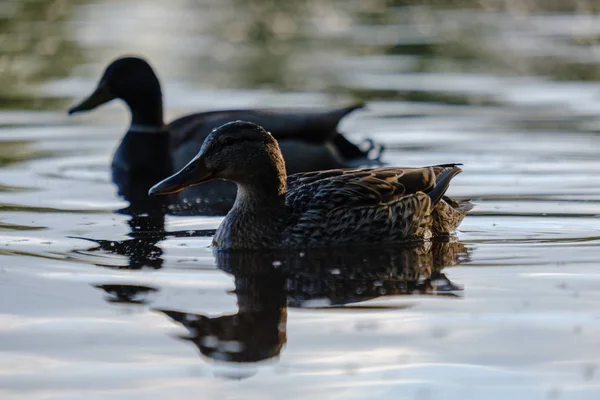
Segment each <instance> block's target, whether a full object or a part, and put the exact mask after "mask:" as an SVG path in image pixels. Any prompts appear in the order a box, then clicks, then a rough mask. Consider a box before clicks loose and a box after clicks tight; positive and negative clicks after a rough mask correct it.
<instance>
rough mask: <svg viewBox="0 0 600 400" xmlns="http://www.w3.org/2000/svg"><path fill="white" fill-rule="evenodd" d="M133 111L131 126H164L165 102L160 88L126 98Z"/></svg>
mask: <svg viewBox="0 0 600 400" xmlns="http://www.w3.org/2000/svg"><path fill="white" fill-rule="evenodd" d="M124 100H125V102H126V103H127V106H129V109H130V111H131V126H132V127H133V128H136V127H137V128H138V129H139V128H140V127H146V128H155V129H157V128H162V127H164V120H163V103H162V94H161V92H160V88H158V89H156V90H153V91H151V92H149V93H140V94H139V95H136V96H131V97H129V98H126V99H124Z"/></svg>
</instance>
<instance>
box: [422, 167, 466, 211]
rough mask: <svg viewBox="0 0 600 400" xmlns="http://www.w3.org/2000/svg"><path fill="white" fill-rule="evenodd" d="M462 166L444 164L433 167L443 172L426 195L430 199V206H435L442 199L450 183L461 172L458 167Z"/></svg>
mask: <svg viewBox="0 0 600 400" xmlns="http://www.w3.org/2000/svg"><path fill="white" fill-rule="evenodd" d="M459 165H462V164H444V165H436V166H435V167H442V168H444V169H443V171H442V172H441V173H440V174H439V175H438V176H437V177H436V180H435V187H434V188H433V189H432V190H431V191H429V193H427V194H428V195H429V197H430V198H431V203H432V205H434V206H435V205H436V204H437V203H439V201H440V200H441V199H442V198H443V197H444V194H445V193H446V191H447V190H448V187H449V186H450V181H451V180H452V178H454V177H455V176H456V175H458V174H460V173H461V172H462V169H460V168H459V167H458V166H459Z"/></svg>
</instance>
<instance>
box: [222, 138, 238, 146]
mask: <svg viewBox="0 0 600 400" xmlns="http://www.w3.org/2000/svg"><path fill="white" fill-rule="evenodd" d="M233 142H235V140H233V138H232V137H228V138H225V139H224V140H223V145H224V146H229V145H232V144H233Z"/></svg>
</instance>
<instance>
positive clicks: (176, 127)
mask: <svg viewBox="0 0 600 400" xmlns="http://www.w3.org/2000/svg"><path fill="white" fill-rule="evenodd" d="M114 99H121V100H123V101H124V102H125V104H126V105H127V106H128V107H129V110H130V112H131V125H130V127H129V129H128V131H127V133H126V134H125V136H124V138H123V140H122V141H121V144H120V145H119V147H118V149H117V151H116V153H115V155H114V157H113V161H112V166H111V170H112V178H113V181H114V183H115V184H116V186H117V187H118V190H119V194H120V195H121V196H123V197H124V198H125V199H126V200H128V201H130V202H132V203H134V204H135V205H136V208H140V207H139V206H144V205H146V206H150V207H151V208H152V209H153V208H154V207H156V206H157V205H156V204H155V202H156V200H148V199H147V198H146V197H147V193H148V189H149V188H150V187H151V186H152V185H153V184H155V183H156V182H158V181H160V180H162V179H164V178H166V177H167V176H169V175H171V174H172V173H173V172H174V171H176V170H179V169H181V168H182V167H184V166H185V164H186V163H187V162H188V161H189V160H190V159H191V158H193V156H194V155H196V153H197V152H198V150H199V149H200V146H201V145H202V143H203V141H204V139H205V138H206V137H207V136H208V135H209V134H210V132H211V131H212V130H213V129H214V128H216V127H218V126H221V125H223V124H224V123H227V122H230V121H232V120H245V121H250V122H254V123H257V124H259V125H261V126H263V127H264V128H265V129H267V130H269V131H270V132H271V133H272V134H273V136H274V137H275V138H276V139H277V140H278V141H279V145H280V147H281V150H282V153H283V155H284V158H285V161H286V165H287V172H288V173H290V174H292V173H296V172H303V171H315V170H323V169H332V168H342V167H349V166H356V165H359V164H365V163H366V164H369V163H371V164H372V163H376V164H377V163H378V159H379V155H380V153H381V148H380V147H376V146H374V145H373V144H372V142H370V145H369V148H367V149H366V150H362V149H360V148H359V147H358V146H356V145H354V144H353V143H351V142H350V141H348V140H347V139H346V138H345V137H344V136H343V135H341V134H340V133H339V132H338V131H337V125H338V123H339V121H340V120H341V119H342V118H343V117H344V116H346V115H347V114H349V113H350V112H352V111H354V110H356V109H358V108H361V107H362V105H356V106H352V107H346V108H340V109H334V110H324V111H320V110H319V111H306V110H269V109H262V110H259V109H257V110H220V111H211V112H202V113H196V114H191V115H187V116H184V117H181V118H179V119H177V120H175V121H173V122H171V123H170V124H168V125H167V124H165V123H164V121H163V103H162V92H161V87H160V82H159V80H158V78H157V76H156V74H155V73H154V71H153V70H152V68H151V67H150V65H149V64H148V63H147V62H146V61H145V60H143V59H141V58H136V57H124V58H120V59H117V60H115V61H114V62H112V63H111V64H110V65H109V66H108V67H107V68H106V70H105V72H104V74H103V76H102V78H101V79H100V82H99V83H98V86H97V88H96V90H95V91H94V92H93V93H92V94H91V95H90V96H89V97H88V98H86V99H85V100H83V101H82V102H81V103H80V104H78V105H76V106H74V107H73V108H71V109H70V110H69V114H74V113H79V112H83V111H88V110H92V109H94V108H96V107H98V106H100V105H102V104H104V103H107V102H109V101H111V100H114ZM235 195H236V187H235V185H234V184H232V183H230V182H224V181H215V182H211V183H210V184H206V185H203V186H199V187H195V188H191V189H188V190H186V191H185V192H183V193H181V194H180V195H179V197H178V198H175V196H171V198H170V199H168V200H167V199H165V200H162V203H160V204H159V206H164V205H165V204H167V202H168V204H170V208H171V210H172V211H173V212H177V211H179V212H188V213H202V214H212V215H222V214H225V213H226V212H227V211H228V210H229V209H230V208H231V206H232V205H233V202H234V199H235Z"/></svg>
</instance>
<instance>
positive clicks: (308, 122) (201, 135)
mask: <svg viewBox="0 0 600 400" xmlns="http://www.w3.org/2000/svg"><path fill="white" fill-rule="evenodd" d="M363 107H364V104H357V105H353V106H350V107H343V108H337V109H333V110H326V111H321V110H301V109H256V110H249V109H246V110H222V111H210V112H203V113H197V114H191V115H187V116H185V117H181V118H179V119H177V120H175V121H173V122H171V123H170V124H169V130H170V131H171V135H172V146H173V149H177V148H178V147H180V146H183V145H186V144H187V143H190V142H193V143H198V144H201V143H202V142H203V141H204V139H205V138H206V136H208V134H209V133H210V132H211V131H212V130H213V129H215V128H217V127H219V126H221V125H223V124H225V123H227V122H231V121H235V120H242V121H248V122H253V123H255V124H258V125H260V126H262V127H263V128H265V129H266V130H267V131H269V132H271V134H273V136H274V137H275V138H277V139H278V140H280V139H302V140H306V141H309V142H314V143H324V142H326V141H331V140H334V139H335V138H336V136H337V135H338V132H337V125H338V124H339V122H340V120H341V119H342V118H344V117H345V116H346V115H348V114H349V113H351V112H352V111H354V110H357V109H360V108H363ZM198 148H199V146H198ZM350 150H351V151H352V152H356V149H355V148H352V149H350Z"/></svg>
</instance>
